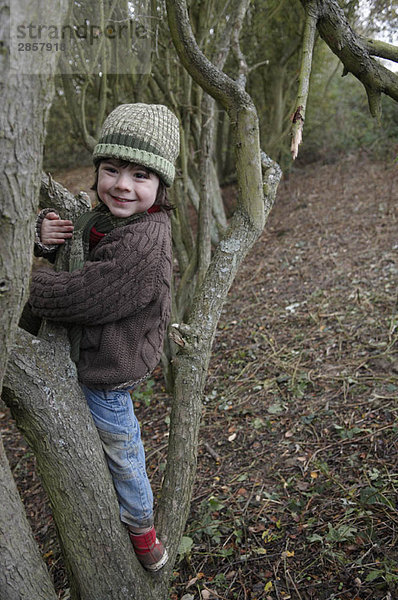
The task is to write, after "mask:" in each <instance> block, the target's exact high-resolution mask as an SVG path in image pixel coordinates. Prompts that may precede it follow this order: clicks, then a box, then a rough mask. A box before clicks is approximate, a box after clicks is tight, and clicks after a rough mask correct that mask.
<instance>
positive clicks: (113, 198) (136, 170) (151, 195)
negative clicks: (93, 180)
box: [97, 158, 159, 218]
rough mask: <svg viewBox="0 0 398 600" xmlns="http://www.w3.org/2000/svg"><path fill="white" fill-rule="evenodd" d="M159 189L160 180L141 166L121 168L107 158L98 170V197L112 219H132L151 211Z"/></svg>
mask: <svg viewBox="0 0 398 600" xmlns="http://www.w3.org/2000/svg"><path fill="white" fill-rule="evenodd" d="M158 187H159V177H158V176H157V175H156V174H155V173H153V172H152V171H148V170H147V169H146V168H145V167H141V166H140V165H135V164H131V165H128V166H124V167H123V166H121V165H120V163H119V162H118V161H117V160H116V159H112V158H110V159H105V160H104V161H102V162H101V164H100V166H99V169H98V185H97V193H98V196H99V198H100V199H101V200H102V202H103V203H104V204H106V206H107V207H108V208H109V210H110V211H111V213H112V214H113V215H114V216H115V217H123V218H125V217H131V216H132V215H135V214H137V213H141V212H144V211H146V210H148V208H151V206H152V205H153V203H154V202H155V200H156V194H157V191H158Z"/></svg>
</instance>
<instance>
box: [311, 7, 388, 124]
mask: <svg viewBox="0 0 398 600" xmlns="http://www.w3.org/2000/svg"><path fill="white" fill-rule="evenodd" d="M301 4H302V5H303V7H304V9H306V8H307V7H308V6H309V5H310V4H313V5H314V9H315V11H316V14H317V17H318V23H317V28H318V31H319V33H320V35H321V37H322V38H323V40H324V41H325V42H326V43H327V45H328V46H329V48H330V49H331V50H332V52H334V54H336V56H338V57H339V59H340V60H341V62H342V63H343V65H344V74H347V73H352V74H353V75H354V76H355V77H356V78H357V79H359V81H360V82H361V83H362V84H363V85H364V87H365V89H366V93H367V95H368V104H369V109H370V112H371V114H372V116H374V117H377V118H379V117H380V115H381V94H382V93H383V94H386V95H387V96H390V97H391V98H393V99H394V100H397V101H398V75H397V74H396V73H393V72H392V71H390V70H389V69H387V68H386V67H384V66H383V65H382V64H380V63H379V62H378V61H376V60H375V59H373V58H372V56H371V55H372V54H375V53H374V52H373V51H372V50H371V49H370V48H369V45H368V43H367V42H365V41H364V40H363V39H362V38H361V37H360V36H359V35H357V34H356V33H355V32H354V31H353V30H352V28H351V26H350V24H349V22H348V21H347V19H346V17H345V15H344V13H343V11H342V9H341V8H340V7H339V5H338V3H337V1H336V0H301ZM376 47H377V45H376Z"/></svg>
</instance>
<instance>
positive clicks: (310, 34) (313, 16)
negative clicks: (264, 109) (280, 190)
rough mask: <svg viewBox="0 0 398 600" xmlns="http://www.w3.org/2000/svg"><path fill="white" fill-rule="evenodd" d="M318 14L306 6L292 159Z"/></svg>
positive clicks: (299, 132) (298, 138)
mask: <svg viewBox="0 0 398 600" xmlns="http://www.w3.org/2000/svg"><path fill="white" fill-rule="evenodd" d="M317 20H318V16H317V13H316V10H315V6H314V5H313V4H308V5H307V6H306V18H305V27H304V34H303V49H302V57H301V67H300V75H299V88H298V92H297V99H296V105H295V109H294V112H293V116H292V122H293V126H292V143H291V152H292V157H293V160H295V158H297V154H298V147H299V145H300V144H301V140H302V137H303V127H304V121H305V109H306V106H307V99H308V91H309V87H310V76H311V68H312V54H313V51H314V44H315V33H316V24H317Z"/></svg>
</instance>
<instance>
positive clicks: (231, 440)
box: [228, 433, 236, 442]
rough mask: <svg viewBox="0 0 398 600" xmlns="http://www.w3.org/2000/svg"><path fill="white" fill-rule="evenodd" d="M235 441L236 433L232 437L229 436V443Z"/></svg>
mask: <svg viewBox="0 0 398 600" xmlns="http://www.w3.org/2000/svg"><path fill="white" fill-rule="evenodd" d="M234 439H236V433H233V434H232V435H230V436H229V438H228V441H229V442H233V441H234Z"/></svg>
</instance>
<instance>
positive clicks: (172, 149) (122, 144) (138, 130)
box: [93, 103, 180, 186]
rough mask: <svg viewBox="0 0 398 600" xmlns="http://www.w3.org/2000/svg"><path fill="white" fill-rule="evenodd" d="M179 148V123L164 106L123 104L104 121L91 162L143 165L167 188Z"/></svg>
mask: <svg viewBox="0 0 398 600" xmlns="http://www.w3.org/2000/svg"><path fill="white" fill-rule="evenodd" d="M179 147H180V134H179V123H178V119H177V117H176V116H175V115H174V114H173V113H172V112H171V111H170V110H169V109H168V108H167V107H166V106H163V105H162V104H140V103H137V104H122V105H121V106H118V107H117V108H115V110H113V111H112V112H111V113H110V115H109V116H108V117H107V118H106V119H105V122H104V124H103V126H102V130H101V133H100V137H99V140H98V144H97V145H96V146H95V148H94V154H93V158H94V159H99V158H107V157H109V158H118V159H121V160H127V161H129V162H132V163H136V164H139V165H143V166H144V167H147V168H148V169H151V170H152V171H154V172H155V173H157V174H158V175H159V177H161V179H163V181H164V182H165V184H166V185H167V186H170V185H171V184H172V183H173V181H174V176H175V166H174V165H175V161H176V159H177V156H178V153H179Z"/></svg>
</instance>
